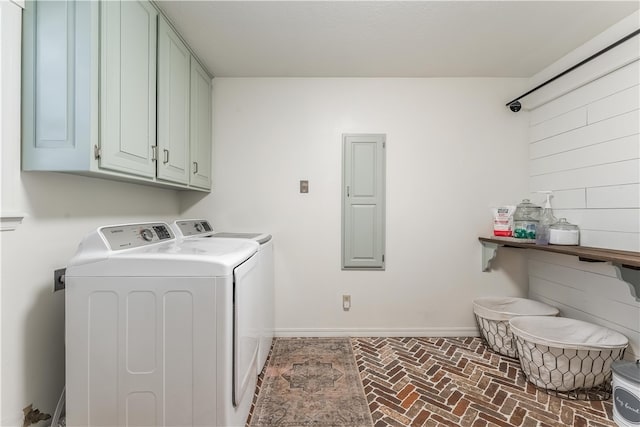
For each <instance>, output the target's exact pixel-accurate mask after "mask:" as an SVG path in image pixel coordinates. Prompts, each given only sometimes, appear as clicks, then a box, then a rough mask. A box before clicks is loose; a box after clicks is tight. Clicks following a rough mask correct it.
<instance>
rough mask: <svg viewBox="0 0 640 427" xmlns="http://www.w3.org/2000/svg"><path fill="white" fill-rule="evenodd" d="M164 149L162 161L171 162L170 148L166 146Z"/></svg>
mask: <svg viewBox="0 0 640 427" xmlns="http://www.w3.org/2000/svg"><path fill="white" fill-rule="evenodd" d="M162 151H164V160H163V161H162V163H164V164H165V165H166V164H167V163H169V150H167V149H166V148H165V149H163V150H162Z"/></svg>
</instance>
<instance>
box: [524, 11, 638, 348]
mask: <svg viewBox="0 0 640 427" xmlns="http://www.w3.org/2000/svg"><path fill="white" fill-rule="evenodd" d="M636 15H637V14H636ZM621 24H623V25H624V22H623V23H621ZM614 31H617V32H620V31H621V30H620V29H615V30H614ZM638 38H639V37H635V38H634V39H632V40H630V41H628V42H626V43H625V44H623V45H621V46H620V47H619V48H616V49H613V50H612V51H610V52H609V53H608V54H606V55H603V56H602V57H600V58H598V59H596V60H595V61H593V63H590V64H589V66H588V68H590V69H591V78H589V75H587V74H585V70H583V71H582V72H580V73H578V74H577V75H575V76H572V75H571V74H568V75H567V76H565V77H562V78H561V79H559V80H558V81H557V83H555V84H554V86H555V87H553V88H548V89H546V93H543V94H539V95H537V97H538V98H537V99H533V97H532V98H530V99H529V108H532V107H531V105H533V108H532V109H531V112H530V132H529V142H530V149H529V159H530V161H529V173H530V180H529V183H530V189H531V191H532V192H535V191H540V190H553V191H554V198H553V200H552V204H553V208H554V214H555V216H556V217H558V218H560V217H564V218H567V220H568V221H569V222H572V223H574V224H578V225H579V226H580V233H581V236H580V237H581V242H580V243H581V245H583V246H593V247H601V248H610V249H621V250H628V251H640V135H639V132H640V110H639V108H640V86H639V83H640V62H639V61H638V56H639V55H638V49H637V46H638ZM600 48H601V46H600V47H598V46H597V43H595V44H594V49H593V52H595V51H597V50H598V49H600ZM593 52H592V53H593ZM565 68H566V67H565ZM603 70H604V71H603ZM559 71H561V70H559ZM587 71H588V70H587ZM562 80H563V81H562ZM526 106H527V104H526V103H525V107H526ZM530 252H531V253H530V254H529V296H530V297H531V298H534V299H537V300H540V301H544V302H547V303H549V304H551V305H554V306H556V307H558V308H559V309H560V310H561V314H562V315H563V316H566V317H572V318H577V319H581V320H586V321H589V322H592V323H596V324H600V325H603V326H606V327H609V328H611V329H614V330H617V331H619V332H621V333H623V334H624V335H626V336H627V337H628V338H629V340H630V348H629V350H628V352H627V357H629V358H637V357H639V356H640V302H638V301H636V300H635V299H634V298H633V297H632V295H631V293H630V288H629V285H627V284H626V283H625V282H623V281H621V280H619V279H618V278H617V276H616V271H615V269H614V267H612V266H611V265H609V264H608V263H607V264H605V263H586V262H581V261H579V260H578V258H577V257H572V256H564V255H556V254H550V253H540V252H536V251H530Z"/></svg>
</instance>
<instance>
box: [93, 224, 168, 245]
mask: <svg viewBox="0 0 640 427" xmlns="http://www.w3.org/2000/svg"><path fill="white" fill-rule="evenodd" d="M100 234H101V235H102V237H103V238H104V240H105V241H106V242H107V244H108V245H109V248H110V249H111V250H112V251H118V250H122V249H131V248H138V247H141V246H146V245H152V244H155V243H158V242H165V241H169V240H171V239H175V236H174V235H173V233H172V232H171V228H169V226H168V225H167V224H165V223H164V222H153V223H151V222H148V223H142V224H126V225H114V226H109V227H102V228H101V229H100Z"/></svg>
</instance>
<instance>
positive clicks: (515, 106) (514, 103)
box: [505, 29, 640, 113]
mask: <svg viewBox="0 0 640 427" xmlns="http://www.w3.org/2000/svg"><path fill="white" fill-rule="evenodd" d="M638 34H640V29H638V30H635V31H634V32H633V33H631V34H628V35H626V36H624V37H623V38H621V39H620V40H618V41H617V42H615V43H612V44H610V45H609V46H607V47H605V48H604V49H602V50H600V51H598V52H596V53H594V54H593V55H591V56H590V57H588V58H587V59H584V60H582V61H580V62H578V63H577V64H576V65H574V66H573V67H571V68H568V69H566V70H564V71H563V72H561V73H560V74H558V75H556V76H554V77H551V78H550V79H549V80H547V81H546V82H544V83H540V84H539V85H538V86H536V87H534V88H533V89H531V90H530V91H529V92H527V93H524V94H522V95H520V96H519V97H517V98H515V99H513V100H511V101H509V102H507V103H506V104H505V106H507V107H509V108H511V111H513V112H514V113H517V112H518V111H520V108H522V105H521V104H520V102H518V101H519V100H520V99H522V98H524V97H525V96H527V95H529V94H531V93H533V92H535V91H537V90H538V89H540V88H541V87H543V86H546V85H548V84H549V83H551V82H552V81H554V80H556V79H559V78H560V77H562V76H564V75H565V74H567V73H570V72H571V71H573V70H575V69H576V68H578V67H581V66H583V65H584V64H586V63H587V62H589V61H591V60H592V59H595V58H597V57H598V56H600V55H602V54H603V53H605V52H608V51H610V50H611V49H613V48H614V47H616V46H618V45H620V44H622V43H624V42H626V41H627V40H629V39H631V38H633V37H635V36H637V35H638Z"/></svg>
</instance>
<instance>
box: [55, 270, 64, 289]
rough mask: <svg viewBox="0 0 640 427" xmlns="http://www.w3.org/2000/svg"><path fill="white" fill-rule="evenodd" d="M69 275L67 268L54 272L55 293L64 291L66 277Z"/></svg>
mask: <svg viewBox="0 0 640 427" xmlns="http://www.w3.org/2000/svg"><path fill="white" fill-rule="evenodd" d="M65 274H67V269H66V268H60V269H58V270H54V271H53V291H54V292H55V291H59V290H61V289H64V275H65Z"/></svg>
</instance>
